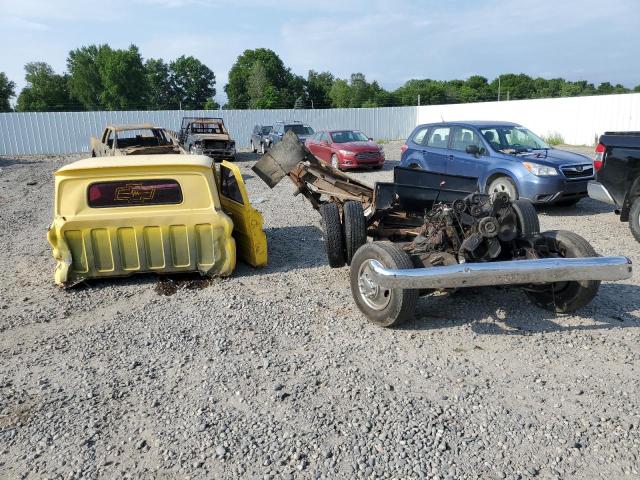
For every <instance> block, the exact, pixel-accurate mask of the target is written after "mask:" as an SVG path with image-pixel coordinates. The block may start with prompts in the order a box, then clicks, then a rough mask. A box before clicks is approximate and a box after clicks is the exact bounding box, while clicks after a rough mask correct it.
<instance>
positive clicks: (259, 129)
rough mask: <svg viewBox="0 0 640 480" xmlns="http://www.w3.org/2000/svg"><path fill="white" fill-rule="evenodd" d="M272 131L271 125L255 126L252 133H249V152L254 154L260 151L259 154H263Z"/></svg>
mask: <svg viewBox="0 0 640 480" xmlns="http://www.w3.org/2000/svg"><path fill="white" fill-rule="evenodd" d="M271 130H273V127H272V126H271V125H256V126H255V127H253V132H252V133H251V141H250V144H251V151H252V152H253V153H256V152H257V151H258V150H260V153H264V152H265V151H266V149H267V148H268V147H269V140H268V139H269V134H270V133H271Z"/></svg>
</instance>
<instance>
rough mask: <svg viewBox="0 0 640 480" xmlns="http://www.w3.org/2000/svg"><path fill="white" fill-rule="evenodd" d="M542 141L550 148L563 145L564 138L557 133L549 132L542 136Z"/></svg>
mask: <svg viewBox="0 0 640 480" xmlns="http://www.w3.org/2000/svg"><path fill="white" fill-rule="evenodd" d="M542 139H543V140H544V141H545V142H547V143H548V144H549V145H551V146H555V145H564V137H563V136H562V134H561V133H558V132H551V133H549V134H547V135H545V136H543V137H542Z"/></svg>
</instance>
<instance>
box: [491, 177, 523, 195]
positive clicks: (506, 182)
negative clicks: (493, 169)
mask: <svg viewBox="0 0 640 480" xmlns="http://www.w3.org/2000/svg"><path fill="white" fill-rule="evenodd" d="M494 192H506V193H507V194H509V198H510V199H511V200H517V199H518V188H517V187H516V184H515V183H513V180H511V179H510V178H509V177H507V176H504V175H501V176H499V177H497V178H494V179H493V181H492V182H491V183H490V184H489V187H488V188H487V193H488V194H492V193H494Z"/></svg>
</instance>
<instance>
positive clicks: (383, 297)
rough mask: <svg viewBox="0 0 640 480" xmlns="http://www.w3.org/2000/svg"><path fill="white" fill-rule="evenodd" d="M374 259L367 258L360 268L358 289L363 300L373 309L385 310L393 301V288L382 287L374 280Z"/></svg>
mask: <svg viewBox="0 0 640 480" xmlns="http://www.w3.org/2000/svg"><path fill="white" fill-rule="evenodd" d="M371 264H372V260H366V261H365V262H363V263H362V265H360V268H359V269H358V289H359V291H360V297H361V298H362V301H363V302H364V303H365V304H366V305H367V306H368V307H369V308H371V309H373V310H384V309H385V308H386V307H387V305H389V302H390V301H391V290H389V289H385V288H382V287H381V286H380V285H378V284H377V283H376V282H375V281H374V280H373V270H372V268H371Z"/></svg>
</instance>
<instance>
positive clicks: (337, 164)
mask: <svg viewBox="0 0 640 480" xmlns="http://www.w3.org/2000/svg"><path fill="white" fill-rule="evenodd" d="M331 166H332V167H333V168H335V169H337V170H342V169H341V168H340V160H338V156H337V155H335V154H334V155H332V156H331Z"/></svg>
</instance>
